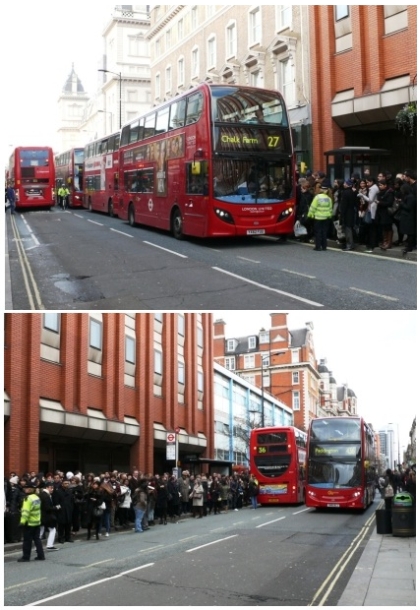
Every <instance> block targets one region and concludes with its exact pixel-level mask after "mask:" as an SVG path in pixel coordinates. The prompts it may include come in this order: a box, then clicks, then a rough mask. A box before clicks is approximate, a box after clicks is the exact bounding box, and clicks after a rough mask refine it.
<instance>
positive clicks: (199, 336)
mask: <svg viewBox="0 0 420 610" xmlns="http://www.w3.org/2000/svg"><path fill="white" fill-rule="evenodd" d="M197 346H198V347H204V340H203V329H202V328H201V326H197Z"/></svg>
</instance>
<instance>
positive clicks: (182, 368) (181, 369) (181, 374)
mask: <svg viewBox="0 0 420 610" xmlns="http://www.w3.org/2000/svg"><path fill="white" fill-rule="evenodd" d="M178 383H182V384H185V365H184V363H183V362H182V361H181V360H178Z"/></svg>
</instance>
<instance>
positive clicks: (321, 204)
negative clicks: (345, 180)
mask: <svg viewBox="0 0 420 610" xmlns="http://www.w3.org/2000/svg"><path fill="white" fill-rule="evenodd" d="M329 189H330V185H329V183H328V181H327V180H324V181H323V182H322V184H321V192H320V193H319V194H318V195H315V197H314V198H313V199H312V203H311V206H310V208H309V212H308V218H313V219H314V231H315V248H314V250H318V251H319V250H326V249H327V234H328V228H329V226H330V221H331V218H332V215H333V202H332V199H331V197H330V195H329Z"/></svg>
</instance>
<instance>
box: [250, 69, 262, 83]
mask: <svg viewBox="0 0 420 610" xmlns="http://www.w3.org/2000/svg"><path fill="white" fill-rule="evenodd" d="M260 77H261V70H256V71H255V72H251V73H250V75H249V84H250V85H251V87H258V86H259V85H260V84H261V82H260Z"/></svg>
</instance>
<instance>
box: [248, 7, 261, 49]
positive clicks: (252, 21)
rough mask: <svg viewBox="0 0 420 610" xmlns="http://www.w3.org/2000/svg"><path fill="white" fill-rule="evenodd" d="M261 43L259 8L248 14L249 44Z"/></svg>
mask: <svg viewBox="0 0 420 610" xmlns="http://www.w3.org/2000/svg"><path fill="white" fill-rule="evenodd" d="M257 42H261V11H260V7H257V8H255V9H254V10H253V11H251V13H250V14H249V43H250V44H251V45H252V44H256V43H257Z"/></svg>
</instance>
